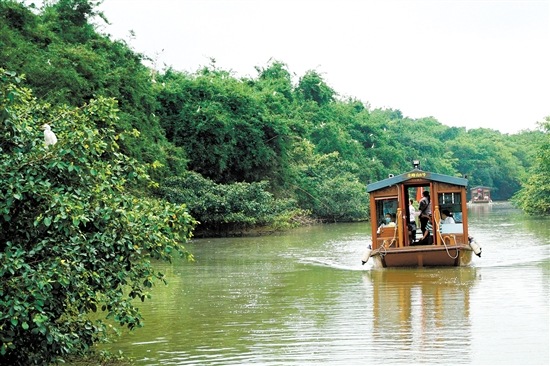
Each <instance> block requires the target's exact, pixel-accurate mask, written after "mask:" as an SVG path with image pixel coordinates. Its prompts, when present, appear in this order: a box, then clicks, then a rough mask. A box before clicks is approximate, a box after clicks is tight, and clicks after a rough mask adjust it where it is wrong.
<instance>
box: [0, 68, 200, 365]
mask: <svg viewBox="0 0 550 366" xmlns="http://www.w3.org/2000/svg"><path fill="white" fill-rule="evenodd" d="M16 81H19V80H18V78H17V77H16V76H15V74H14V73H12V72H5V71H4V70H3V69H0V117H1V124H0V176H1V180H0V340H1V346H0V361H1V363H2V364H10V365H26V364H35V363H38V364H42V363H48V362H50V361H55V360H58V359H62V358H63V357H64V356H66V355H68V354H71V353H75V352H84V351H86V350H87V349H88V348H89V347H90V346H92V344H93V343H94V342H96V341H98V340H100V339H101V337H103V336H104V335H105V332H106V331H107V327H106V325H105V323H104V321H102V320H100V319H96V320H92V318H90V317H89V316H88V314H89V313H92V312H96V311H102V312H104V316H106V318H107V319H112V320H113V321H114V322H116V323H118V324H120V325H121V326H122V325H127V326H129V327H130V328H133V327H136V326H140V324H141V319H140V316H139V313H138V309H137V308H136V307H135V304H133V303H132V300H133V299H141V300H142V301H143V300H144V299H145V298H146V297H148V293H147V291H148V289H149V288H150V287H151V286H152V285H153V282H155V280H162V279H163V275H162V274H161V273H158V272H155V271H154V269H153V267H152V265H151V260H152V259H163V260H170V258H171V256H172V255H173V254H176V253H180V254H181V255H185V256H188V255H189V254H188V253H187V252H186V251H185V250H184V248H183V246H182V243H183V242H185V240H186V239H188V238H189V237H190V236H191V231H192V229H193V227H194V224H195V222H194V220H193V219H192V218H191V216H190V215H189V214H188V212H187V211H186V210H185V206H182V205H173V204H169V203H166V202H162V201H160V200H155V199H150V198H146V197H139V198H138V196H136V195H135V194H132V191H131V190H129V188H132V187H134V189H135V188H139V187H140V186H141V184H137V182H138V181H139V180H141V181H142V182H146V183H147V182H148V183H152V182H151V181H150V180H149V177H148V176H147V174H146V172H145V169H144V168H143V167H142V166H141V165H139V164H137V163H136V162H135V161H134V160H133V159H131V158H128V157H126V156H125V155H123V154H121V153H120V152H119V151H118V141H120V139H121V136H120V135H118V134H116V133H115V131H114V124H115V122H116V120H117V117H116V112H117V110H116V108H115V106H116V101H115V100H113V99H105V98H98V99H97V100H91V101H90V102H89V103H88V104H86V105H84V106H82V107H80V108H73V107H67V106H60V107H59V106H53V105H50V104H44V103H39V102H38V101H37V100H36V99H33V98H32V95H31V93H30V91H29V90H28V89H24V88H20V87H17V86H16V85H15V84H14V82H16ZM46 122H47V123H49V124H52V125H54V126H57V129H56V131H57V134H58V139H59V141H58V142H57V144H55V145H45V144H44V142H43V141H44V140H43V137H42V128H41V127H42V125H43V124H44V123H46ZM133 182H136V183H133ZM136 193H137V192H136ZM96 318H97V317H96Z"/></svg>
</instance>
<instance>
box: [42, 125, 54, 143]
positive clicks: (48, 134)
mask: <svg viewBox="0 0 550 366" xmlns="http://www.w3.org/2000/svg"><path fill="white" fill-rule="evenodd" d="M42 128H43V129H44V143H45V144H46V145H55V143H56V142H57V137H56V136H55V133H53V131H52V129H51V128H50V125H48V124H45V125H44V126H42Z"/></svg>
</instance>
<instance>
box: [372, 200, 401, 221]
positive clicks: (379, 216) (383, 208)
mask: <svg viewBox="0 0 550 366" xmlns="http://www.w3.org/2000/svg"><path fill="white" fill-rule="evenodd" d="M397 207H398V204H397V197H390V198H383V199H377V200H376V221H377V222H378V223H379V224H380V223H381V222H382V221H383V220H384V217H385V216H386V214H388V213H389V214H394V215H395V214H397Z"/></svg>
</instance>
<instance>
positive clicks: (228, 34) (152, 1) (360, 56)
mask: <svg viewBox="0 0 550 366" xmlns="http://www.w3.org/2000/svg"><path fill="white" fill-rule="evenodd" d="M99 9H100V10H102V11H103V12H104V14H105V15H106V17H107V18H108V19H109V21H110V23H111V24H112V25H110V26H106V27H105V28H104V29H103V32H105V33H109V34H111V35H112V38H113V39H124V40H126V41H127V42H128V43H129V44H130V45H131V46H132V47H133V48H134V50H135V51H137V52H142V53H144V54H146V55H148V56H150V57H153V58H154V59H156V60H157V63H156V65H157V67H158V68H160V69H162V68H164V64H166V65H167V66H172V67H173V68H175V69H176V70H180V71H189V72H194V71H196V70H197V69H198V68H200V67H201V66H204V65H208V64H209V63H210V58H214V59H216V65H217V66H218V67H220V68H222V69H224V70H233V71H234V73H235V76H236V77H240V76H251V77H256V76H257V72H256V71H255V69H254V67H255V66H260V67H265V66H267V64H268V61H269V60H270V59H274V60H278V61H282V62H284V63H286V64H287V65H288V69H289V71H290V72H293V73H295V74H296V75H297V77H300V76H303V75H304V73H305V72H306V71H307V70H317V71H318V72H320V73H321V74H322V75H323V77H324V79H325V81H326V82H327V84H328V85H329V86H331V87H332V88H333V89H334V90H335V91H336V92H338V93H339V94H340V95H341V96H351V97H355V98H357V99H359V100H362V101H363V102H368V103H370V105H371V107H373V108H377V107H387V108H393V109H399V110H401V112H402V113H403V115H404V116H408V117H411V118H421V117H428V116H433V117H435V118H436V119H437V120H438V121H440V122H441V123H443V124H445V125H448V126H465V127H467V128H477V127H485V128H492V129H497V130H499V131H501V132H503V133H514V132H517V131H519V130H522V129H527V128H529V129H533V128H535V123H536V122H537V121H542V120H543V119H544V117H545V116H550V0H547V1H446V0H440V1H388V0H386V1H367V0H363V1H360V0H356V1H351V0H349V1H348V0H326V1H321V0H317V1H314V0H292V1H286V0H273V1H272V0H255V1H252V0H249V1H237V0H201V1H192V0H104V2H103V4H102V5H101V6H100V8H99ZM130 30H133V31H134V32H135V35H136V37H135V38H133V39H130V36H129V35H130V32H129V31H130ZM295 81H297V79H296V80H295Z"/></svg>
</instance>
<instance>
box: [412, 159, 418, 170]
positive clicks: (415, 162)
mask: <svg viewBox="0 0 550 366" xmlns="http://www.w3.org/2000/svg"><path fill="white" fill-rule="evenodd" d="M413 167H414V169H416V170H420V160H413Z"/></svg>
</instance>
